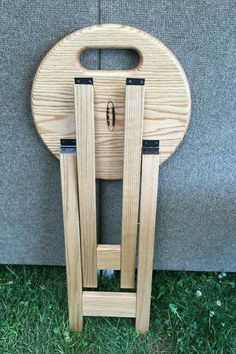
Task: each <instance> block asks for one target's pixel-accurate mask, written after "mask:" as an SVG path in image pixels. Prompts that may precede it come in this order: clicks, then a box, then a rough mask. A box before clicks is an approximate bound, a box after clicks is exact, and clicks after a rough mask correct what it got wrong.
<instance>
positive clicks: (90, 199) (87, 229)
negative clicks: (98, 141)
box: [74, 84, 97, 287]
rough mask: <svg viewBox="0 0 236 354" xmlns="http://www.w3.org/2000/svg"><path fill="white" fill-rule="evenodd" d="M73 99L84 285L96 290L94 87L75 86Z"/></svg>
mask: <svg viewBox="0 0 236 354" xmlns="http://www.w3.org/2000/svg"><path fill="white" fill-rule="evenodd" d="M74 100H75V123H76V144H77V165H78V190H79V214H80V234H81V250H82V272H83V286H84V287H96V286H97V231H96V185H95V142H94V141H95V137H94V103H93V101H94V97H93V85H85V84H82V85H81V84H75V85H74Z"/></svg>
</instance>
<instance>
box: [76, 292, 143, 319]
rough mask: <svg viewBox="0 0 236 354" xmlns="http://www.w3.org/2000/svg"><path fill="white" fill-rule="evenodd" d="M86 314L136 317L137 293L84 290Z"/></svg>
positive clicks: (84, 312) (84, 310)
mask: <svg viewBox="0 0 236 354" xmlns="http://www.w3.org/2000/svg"><path fill="white" fill-rule="evenodd" d="M82 297H83V314H84V316H107V317H133V318H134V317H135V315H136V294H135V293H118V292H103V291H84V292H83V295H82Z"/></svg>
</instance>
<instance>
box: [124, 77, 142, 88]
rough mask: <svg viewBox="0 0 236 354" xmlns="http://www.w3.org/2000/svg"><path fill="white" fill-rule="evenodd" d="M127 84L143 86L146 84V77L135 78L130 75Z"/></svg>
mask: <svg viewBox="0 0 236 354" xmlns="http://www.w3.org/2000/svg"><path fill="white" fill-rule="evenodd" d="M126 85H139V86H143V85H145V79H136V78H135V79H134V78H131V77H128V78H127V79H126Z"/></svg>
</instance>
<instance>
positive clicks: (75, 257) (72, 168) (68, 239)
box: [60, 154, 83, 332]
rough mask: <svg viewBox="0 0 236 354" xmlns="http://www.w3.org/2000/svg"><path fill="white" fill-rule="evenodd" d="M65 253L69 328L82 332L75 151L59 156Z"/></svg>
mask: <svg viewBox="0 0 236 354" xmlns="http://www.w3.org/2000/svg"><path fill="white" fill-rule="evenodd" d="M60 168H61V187H62V204H63V219H64V235H65V252H66V273H67V288H68V290H67V291H68V307H69V320H70V328H71V331H76V332H77V331H78V332H80V331H82V329H83V312H82V273H81V251H80V234H79V213H78V199H77V197H76V196H77V168H76V155H75V154H61V155H60Z"/></svg>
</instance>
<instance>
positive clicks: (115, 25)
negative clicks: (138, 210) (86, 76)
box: [31, 23, 192, 180]
mask: <svg viewBox="0 0 236 354" xmlns="http://www.w3.org/2000/svg"><path fill="white" fill-rule="evenodd" d="M104 29H107V30H122V31H123V30H131V31H133V32H136V33H137V34H140V35H143V36H144V37H145V38H148V39H149V40H151V41H152V42H153V43H156V44H158V45H159V46H160V47H162V49H164V50H166V51H167V52H168V54H169V55H170V57H171V58H172V59H173V60H174V62H175V64H176V66H177V67H178V69H179V71H180V72H181V74H182V76H183V79H184V82H185V87H186V93H187V97H188V103H189V107H188V117H187V120H186V124H185V129H184V134H183V136H182V138H181V140H180V142H179V144H177V145H176V147H175V149H174V150H173V152H172V153H171V155H169V156H167V157H166V158H163V159H162V160H161V161H160V165H162V164H163V163H164V162H165V161H167V160H168V159H169V158H170V157H171V156H173V155H174V154H175V152H176V150H177V149H178V147H179V146H180V145H181V143H182V142H183V139H184V137H185V135H186V132H187V129H188V127H189V122H190V117H191V108H192V99H191V90H190V85H189V82H188V80H187V75H186V73H185V71H184V69H183V67H182V65H181V64H180V62H179V60H178V59H177V57H176V56H175V54H174V53H173V52H172V51H171V50H170V49H169V47H168V46H166V44H164V43H163V42H162V41H160V40H159V39H158V38H156V37H154V36H152V35H151V34H150V33H147V32H145V31H143V30H141V29H139V28H137V27H134V26H130V25H124V24H119V23H107V24H95V25H91V26H87V27H84V28H80V29H78V30H76V31H73V32H71V33H69V34H67V35H65V36H64V37H62V38H61V39H60V40H59V41H58V42H57V43H56V44H54V45H53V47H52V48H51V49H49V51H48V52H47V53H46V55H45V56H44V57H43V59H42V61H41V63H40V64H39V66H38V68H37V70H36V73H35V75H34V79H33V83H32V88H31V112H32V116H33V120H34V124H35V126H36V130H37V133H38V135H39V137H40V139H41V140H42V141H43V143H44V145H45V146H46V148H47V150H48V151H50V153H51V154H52V155H53V156H54V157H56V158H57V159H60V154H56V153H53V152H52V151H51V150H50V148H49V147H48V145H47V144H46V142H45V141H44V139H43V137H42V136H41V134H40V133H39V130H38V125H37V122H36V120H35V117H34V111H33V91H34V87H35V85H36V80H37V76H38V75H39V73H40V70H41V68H42V67H43V64H44V62H45V61H46V60H47V58H48V57H49V56H50V55H51V53H52V52H53V51H54V50H55V49H56V48H57V47H58V46H60V45H61V44H62V43H63V42H64V41H66V40H67V39H69V38H70V37H71V36H75V35H79V34H83V33H86V32H93V31H94V30H95V32H96V31H97V30H104ZM130 49H134V50H136V51H137V48H135V47H130ZM138 52H139V51H138ZM139 55H140V52H139ZM140 58H141V57H140ZM138 66H139V64H138V65H137V67H135V68H133V69H130V70H121V71H122V76H123V75H124V73H125V72H127V74H130V73H131V72H133V71H134V70H136V71H137V69H138ZM82 67H83V66H82ZM101 72H102V74H108V75H109V74H110V73H111V71H110V70H101ZM90 73H92V70H90ZM114 180H119V178H117V179H115V178H114Z"/></svg>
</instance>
